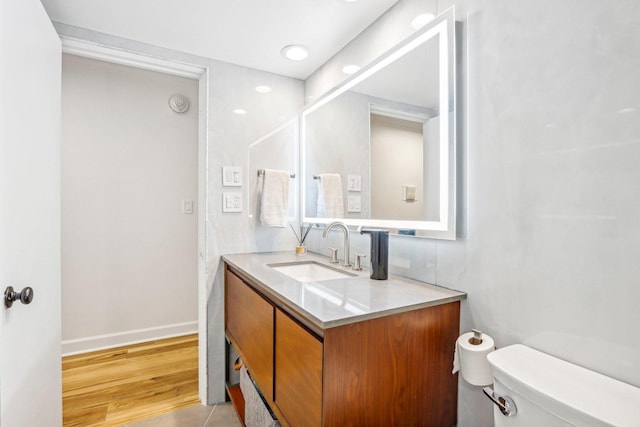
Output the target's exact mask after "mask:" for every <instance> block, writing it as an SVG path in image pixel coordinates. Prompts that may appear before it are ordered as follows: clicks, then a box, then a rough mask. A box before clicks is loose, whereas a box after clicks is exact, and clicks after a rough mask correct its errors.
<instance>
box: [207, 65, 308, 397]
mask: <svg viewBox="0 0 640 427" xmlns="http://www.w3.org/2000/svg"><path fill="white" fill-rule="evenodd" d="M209 67H210V68H209V73H210V74H209V107H210V111H209V143H208V165H209V174H208V181H207V185H208V195H207V196H208V215H207V251H208V254H207V283H208V286H207V288H208V290H207V295H208V296H207V303H208V309H207V312H208V313H207V316H208V318H207V321H208V331H209V332H208V334H209V349H208V350H209V352H208V356H207V357H208V374H209V402H211V403H213V402H220V401H223V400H224V381H225V377H224V298H223V297H224V279H223V269H222V263H221V261H220V256H221V255H223V254H228V253H243V252H269V251H278V250H294V248H295V246H296V239H295V236H294V235H293V232H292V231H291V230H290V229H289V228H265V227H261V226H260V225H258V224H257V221H256V217H255V214H256V212H257V210H256V207H255V205H254V206H253V207H252V210H251V211H247V208H246V206H245V207H244V208H243V211H242V213H222V196H221V192H222V191H223V190H224V191H227V188H225V187H222V166H227V165H234V166H241V167H242V169H243V171H244V172H245V176H244V181H243V182H244V185H243V187H242V188H240V189H238V191H240V192H242V194H243V200H247V198H248V197H249V198H251V199H253V198H254V197H255V193H254V192H255V191H256V187H254V186H252V185H250V184H249V183H250V182H251V181H252V180H253V179H254V176H253V174H252V173H251V174H250V175H251V176H248V175H247V173H246V172H247V171H248V170H250V165H249V157H250V156H249V153H250V149H249V148H250V146H251V145H252V144H254V143H255V142H256V141H259V140H261V139H262V138H263V137H265V136H267V135H269V134H272V133H273V132H274V131H276V130H277V129H279V128H281V127H282V126H283V125H284V126H285V128H286V124H287V123H289V122H290V120H291V119H292V118H294V117H295V116H296V115H297V113H298V112H299V111H300V109H301V108H302V101H303V95H302V94H303V83H302V81H300V80H296V79H292V78H289V77H283V76H278V75H275V74H271V73H266V72H263V71H257V70H252V69H249V68H245V67H240V66H237V65H232V64H226V63H223V62H219V61H210V63H209ZM258 85H267V86H270V87H271V88H272V89H273V90H272V92H271V93H268V94H261V93H257V92H256V91H255V87H256V86H258ZM235 108H243V109H245V110H247V114H246V115H244V116H238V115H235V114H233V112H232V110H233V109H235ZM273 143H274V144H275V145H274V147H276V148H277V147H279V146H280V145H281V143H282V141H281V140H279V139H278V138H273ZM267 144H269V142H267ZM293 145H295V144H293ZM254 147H255V146H254ZM262 148H263V147H262ZM284 166H285V164H283V163H282V162H280V161H278V162H274V163H273V165H272V164H267V163H263V164H262V167H267V168H273V169H284ZM292 172H293V171H292ZM296 172H297V171H296ZM294 202H295V201H294ZM250 215H251V216H250Z"/></svg>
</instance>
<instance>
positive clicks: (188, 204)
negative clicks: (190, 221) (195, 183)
mask: <svg viewBox="0 0 640 427" xmlns="http://www.w3.org/2000/svg"><path fill="white" fill-rule="evenodd" d="M182 213H183V214H185V215H190V214H192V213H193V200H183V201H182Z"/></svg>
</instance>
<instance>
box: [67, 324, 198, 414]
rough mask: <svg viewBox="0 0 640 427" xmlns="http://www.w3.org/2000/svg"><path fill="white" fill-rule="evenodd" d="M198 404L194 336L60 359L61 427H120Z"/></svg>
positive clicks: (196, 357)
mask: <svg viewBox="0 0 640 427" xmlns="http://www.w3.org/2000/svg"><path fill="white" fill-rule="evenodd" d="M199 403H200V402H199V400H198V336H197V335H195V334H194V335H187V336H183V337H177V338H169V339H165V340H158V341H151V342H147V343H142V344H135V345H131V346H126V347H118V348H113V349H109V350H103V351H97V352H92V353H85V354H80V355H76V356H68V357H64V358H63V359H62V408H63V424H64V427H81V426H82V427H90V426H105V427H106V426H122V425H125V424H127V423H131V422H134V421H138V420H143V419H146V418H150V417H154V416H157V415H161V414H166V413H168V412H172V411H175V410H177V409H181V408H186V407H189V406H192V405H198V404H199Z"/></svg>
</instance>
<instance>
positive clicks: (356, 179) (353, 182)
mask: <svg viewBox="0 0 640 427" xmlns="http://www.w3.org/2000/svg"><path fill="white" fill-rule="evenodd" d="M347 190H348V191H361V190H362V176H361V175H347Z"/></svg>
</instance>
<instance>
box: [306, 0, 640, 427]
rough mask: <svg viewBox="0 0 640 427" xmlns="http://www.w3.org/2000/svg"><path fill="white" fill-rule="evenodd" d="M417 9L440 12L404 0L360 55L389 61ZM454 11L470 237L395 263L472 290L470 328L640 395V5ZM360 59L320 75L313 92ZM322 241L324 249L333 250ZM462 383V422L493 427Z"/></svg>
mask: <svg viewBox="0 0 640 427" xmlns="http://www.w3.org/2000/svg"><path fill="white" fill-rule="evenodd" d="M408 3H414V4H415V3H422V4H424V9H425V11H429V8H430V5H431V6H432V7H431V11H432V12H436V11H435V8H434V7H433V3H432V2H418V1H406V0H401V1H400V3H398V5H397V6H396V7H397V8H398V12H396V13H395V14H393V15H390V16H389V17H387V19H381V20H380V21H379V23H378V25H377V26H376V25H374V26H373V27H371V28H369V29H368V30H367V31H366V32H365V33H363V37H361V38H358V39H356V40H354V43H353V46H355V47H356V48H357V47H358V46H359V47H361V48H360V50H359V51H360V52H362V54H363V55H365V56H366V55H369V56H371V57H373V56H375V55H373V53H372V52H371V46H373V45H375V41H376V40H379V39H384V38H386V37H388V38H391V39H394V38H397V37H400V36H404V35H406V34H405V32H406V27H405V25H406V22H410V20H411V17H410V16H406V15H403V14H402V13H401V10H406V9H411V8H415V5H414V6H413V7H410V6H409V5H408ZM453 3H455V5H456V8H457V9H456V14H457V19H458V20H459V21H461V23H462V25H463V27H462V30H463V31H462V35H463V54H464V55H463V62H462V64H461V69H460V72H461V73H462V76H463V81H462V85H461V87H459V90H460V93H459V95H460V97H459V99H460V101H461V103H460V104H459V105H460V107H461V108H462V109H463V111H462V117H463V119H464V122H463V124H464V126H463V128H462V133H461V134H460V135H459V136H460V143H459V151H458V155H459V156H460V161H459V162H458V164H459V166H460V170H459V190H458V191H459V193H460V195H461V198H460V205H459V207H458V213H459V218H460V221H459V225H460V226H459V229H461V230H462V232H461V233H460V235H459V236H458V239H457V240H456V241H453V242H450V241H434V240H420V239H412V238H407V237H395V238H392V241H391V261H392V264H394V265H393V267H392V270H394V271H395V272H404V273H406V274H411V275H412V276H414V277H417V278H421V279H422V280H426V281H429V282H433V283H437V284H439V285H442V286H446V287H451V288H455V289H459V290H462V291H465V292H467V293H468V299H467V300H466V301H465V302H464V303H463V306H462V328H461V329H462V331H467V330H469V329H470V328H471V327H477V328H479V329H482V330H484V331H486V332H487V333H489V334H490V335H492V336H493V337H494V338H495V340H496V344H497V345H498V346H499V347H502V346H506V345H509V344H513V343H525V344H528V345H530V346H532V347H534V348H537V349H540V350H542V351H545V352H547V353H549V354H552V355H555V356H558V357H561V358H563V359H566V360H569V361H572V362H575V363H577V364H579V365H582V366H585V367H587V368H590V369H593V370H596V371H599V372H602V373H604V374H606V375H609V376H612V377H614V378H617V379H620V380H622V381H625V382H628V383H630V384H633V385H635V386H640V369H638V368H639V365H638V361H639V360H640V342H638V340H635V339H630V338H631V337H635V336H636V335H637V331H636V329H637V326H638V325H640V311H639V310H638V309H637V306H638V301H639V300H640V285H639V283H638V277H640V264H639V263H638V259H640V249H638V245H637V242H638V239H639V238H640V223H639V221H638V218H640V187H639V186H638V185H637V184H636V183H637V182H639V181H640V169H639V168H638V167H637V159H638V158H640V144H639V142H640V137H639V135H640V118H639V117H638V115H639V114H640V107H639V106H638V99H640V85H638V80H637V76H638V75H640V55H639V54H638V53H639V52H640V4H639V3H638V2H637V1H635V0H620V1H616V2H607V3H602V2H596V1H563V2H557V1H550V0H543V1H530V0H473V1H453V0H451V1H441V2H440V4H439V11H443V10H444V9H445V8H446V7H448V6H449V4H453ZM392 12H393V11H392ZM403 16H404V18H403ZM380 22H384V25H381V24H380ZM395 41H398V40H397V39H396V40H395ZM353 46H352V47H351V49H353V48H354V47H353ZM345 49H346V51H349V49H350V47H349V46H347V48H345ZM346 51H345V52H346ZM380 51H381V50H380ZM349 53H350V52H349ZM347 56H348V55H347V54H346V53H345V54H344V55H343V53H342V52H341V53H339V54H338V55H336V57H335V58H334V60H333V61H334V62H333V63H330V64H327V65H325V66H324V67H323V69H322V70H321V71H320V73H325V74H324V75H321V74H320V73H319V74H318V75H314V76H313V77H312V78H310V79H309V80H307V91H308V92H307V93H314V91H316V88H318V87H320V86H321V85H320V84H318V82H326V81H332V77H331V75H330V72H329V71H330V70H333V69H339V59H340V58H341V57H347ZM336 79H337V77H336V78H334V79H333V84H335V82H336ZM324 86H325V87H330V86H331V83H326V84H325V85H324ZM310 243H311V244H314V245H316V246H315V248H316V250H318V251H322V252H324V250H325V247H326V246H327V245H328V243H330V242H323V241H322V240H321V239H320V238H318V236H317V234H316V235H314V236H312V237H311V239H310ZM356 245H366V241H365V242H362V241H360V240H359V239H357V241H356ZM460 381H461V382H460V394H459V403H460V404H459V425H460V426H488V425H491V424H492V414H491V410H492V409H491V405H490V404H489V403H488V401H486V399H484V398H483V397H482V396H481V394H482V393H481V391H480V389H479V388H476V387H472V386H469V385H467V384H466V383H465V382H464V381H463V380H460Z"/></svg>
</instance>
